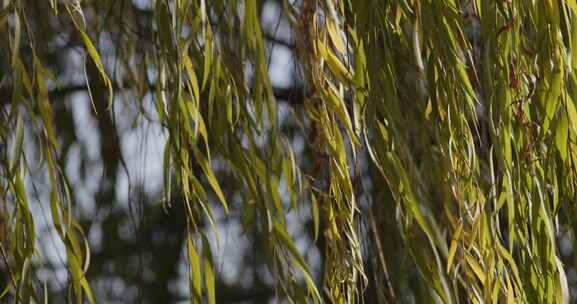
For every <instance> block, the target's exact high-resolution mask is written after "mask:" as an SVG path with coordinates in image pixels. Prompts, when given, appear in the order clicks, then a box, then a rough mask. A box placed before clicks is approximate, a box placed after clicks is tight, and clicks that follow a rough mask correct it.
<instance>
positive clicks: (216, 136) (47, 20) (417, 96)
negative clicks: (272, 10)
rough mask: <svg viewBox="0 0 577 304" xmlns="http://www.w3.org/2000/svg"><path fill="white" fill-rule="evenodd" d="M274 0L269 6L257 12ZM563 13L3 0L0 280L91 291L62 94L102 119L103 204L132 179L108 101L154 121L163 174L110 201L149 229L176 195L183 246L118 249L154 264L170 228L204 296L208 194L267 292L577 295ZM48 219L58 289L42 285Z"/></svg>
mask: <svg viewBox="0 0 577 304" xmlns="http://www.w3.org/2000/svg"><path fill="white" fill-rule="evenodd" d="M271 3H272V4H274V5H276V7H277V8H278V11H279V12H281V13H280V14H279V15H278V16H277V17H276V19H277V21H275V24H273V26H270V25H266V26H265V23H267V22H265V19H266V20H268V19H267V18H266V17H267V16H265V14H264V9H263V7H264V6H265V5H268V4H271ZM269 19H270V18H269ZM269 23H270V22H269ZM575 27H577V2H576V1H575V0H543V1H535V0H532V1H529V0H527V1H519V0H513V1H493V0H484V1H482V0H476V1H475V0H471V1H457V0H442V1H441V0H388V1H377V0H363V1H338V0H302V1H288V0H285V1H281V0H277V1H262V0H259V1H257V0H208V1H207V0H156V1H152V0H151V1H128V0H120V1H115V0H106V1H90V0H87V1H80V0H64V1H59V0H51V1H35V0H4V1H2V4H1V6H0V39H1V45H2V47H0V70H1V71H2V74H1V75H0V202H1V210H2V212H1V213H0V216H1V218H0V231H1V233H0V249H1V250H0V252H1V260H2V263H0V265H1V266H0V270H1V273H2V274H3V275H2V276H1V278H0V282H1V284H3V286H0V287H2V290H1V292H2V293H1V297H2V300H1V301H2V302H4V301H13V302H14V303H29V302H36V303H38V302H42V301H45V300H47V301H52V300H53V299H55V298H56V299H62V297H65V298H66V299H67V300H68V301H70V302H75V303H84V302H86V301H88V302H90V303H95V302H98V301H99V299H100V298H101V297H103V295H102V294H101V293H102V292H93V288H92V286H93V280H94V279H93V277H92V276H93V275H94V273H93V272H91V269H92V268H91V267H92V265H91V262H92V261H94V259H93V258H91V253H92V254H94V252H95V251H97V250H96V249H93V247H95V246H96V245H95V244H93V243H92V242H91V238H90V237H88V236H87V230H88V229H90V224H89V223H90V222H88V219H90V216H86V215H82V214H80V211H78V210H79V209H82V204H81V203H79V201H80V199H79V194H78V193H77V192H79V190H78V189H76V188H77V187H79V186H78V185H77V184H76V183H75V181H74V180H71V179H72V178H73V177H71V176H70V174H69V173H68V170H67V166H69V165H70V162H73V163H74V162H79V161H78V160H74V158H72V159H71V158H70V156H69V154H70V153H72V152H71V147H72V146H73V144H74V143H75V142H79V141H81V140H82V138H79V135H78V133H76V132H78V131H77V130H75V129H77V128H78V127H75V125H74V123H73V120H74V119H73V117H72V116H74V115H76V114H74V113H73V112H71V111H70V109H69V107H70V104H71V103H86V104H89V105H90V109H91V110H90V112H91V114H90V115H92V116H93V118H94V120H95V121H96V124H95V125H92V126H81V128H82V127H85V128H90V127H92V128H96V129H97V130H98V132H99V133H98V134H99V143H100V145H99V146H98V147H99V149H100V151H99V153H100V158H99V160H98V161H99V164H100V165H99V166H100V167H99V168H100V169H101V171H102V172H103V173H102V174H101V177H102V180H101V182H100V184H99V185H100V186H99V187H101V191H100V192H99V193H100V194H99V195H97V196H96V197H95V198H94V201H95V205H96V206H97V207H98V206H101V205H103V204H110V201H113V200H114V198H115V195H117V194H115V189H114V188H115V185H116V184H117V175H118V171H119V170H125V171H126V174H127V175H128V176H129V177H130V175H129V172H130V169H129V168H127V165H126V156H123V155H122V150H121V148H120V147H121V145H122V144H123V140H122V139H121V137H120V136H119V134H118V132H117V127H116V124H117V121H118V120H130V125H131V128H132V129H141V130H144V129H146V128H148V127H149V126H150V125H155V126H157V127H158V128H160V129H161V130H162V132H164V133H163V134H165V135H166V140H165V141H164V140H159V141H156V142H154V143H153V145H157V146H158V145H160V146H161V148H162V149H163V150H164V153H163V155H161V156H159V157H157V158H155V159H153V160H151V161H150V162H148V163H145V164H142V166H143V167H146V166H149V165H151V164H153V163H161V164H162V168H163V174H162V176H158V177H154V178H158V179H162V180H163V187H162V188H163V191H162V194H161V195H160V196H158V197H157V199H156V200H153V202H149V203H147V204H146V205H145V204H144V203H142V201H141V200H138V199H135V198H134V197H132V195H131V194H129V196H130V198H129V200H128V208H127V211H126V212H124V213H122V214H124V216H125V217H126V218H127V219H128V221H129V222H130V225H131V226H132V227H134V230H135V231H136V232H135V235H137V236H139V235H140V236H142V235H147V234H146V233H148V232H147V229H146V228H144V227H145V225H146V221H147V219H146V217H145V216H143V214H144V211H142V210H144V209H146V208H161V209H163V210H166V211H165V212H166V213H170V212H171V210H175V209H176V210H178V212H177V213H176V218H177V219H179V220H180V221H181V223H182V227H183V229H182V231H180V232H182V233H178V234H177V237H178V238H179V239H181V240H182V242H180V243H178V244H180V245H181V247H177V248H176V250H175V252H174V253H171V254H172V255H171V256H172V257H173V258H174V260H172V259H158V260H154V258H152V260H153V261H152V262H150V263H149V264H146V265H149V266H146V265H144V266H143V264H142V263H144V262H142V261H141V260H142V257H141V256H134V257H132V256H131V257H130V259H133V260H134V259H138V260H139V262H138V264H139V265H140V267H139V270H135V271H136V272H138V273H140V274H141V275H139V276H136V278H138V279H141V280H144V279H145V278H146V272H147V271H149V269H147V267H153V266H150V265H154V264H155V263H156V264H159V265H163V266H162V267H168V266H166V265H170V264H171V263H172V264H176V263H177V262H178V257H179V252H180V251H179V248H183V250H184V252H185V253H186V254H185V259H184V260H185V261H186V265H187V268H188V282H189V284H188V285H189V287H188V288H189V298H190V300H191V301H192V302H193V303H201V302H208V303H215V301H225V300H224V298H225V294H224V292H223V291H222V290H221V289H219V287H220V286H221V285H222V284H219V283H218V282H220V279H219V278H220V276H221V271H219V270H218V269H217V268H218V265H216V263H215V262H214V261H215V257H217V256H218V255H220V254H222V252H221V251H222V249H220V248H219V246H215V245H214V244H215V242H214V240H219V239H220V238H221V237H222V235H221V233H219V232H221V222H220V221H217V219H216V218H217V216H216V214H217V213H218V214H220V213H223V214H224V216H223V218H225V219H233V218H234V219H238V220H239V221H240V222H241V223H242V233H243V234H245V235H250V236H251V237H253V238H255V239H258V240H259V241H258V242H257V243H255V244H257V248H256V250H257V251H258V254H256V253H255V256H254V261H255V262H254V263H261V264H262V265H265V266H266V271H267V273H268V274H269V276H270V279H269V281H268V283H266V284H265V285H267V284H268V285H267V286H271V287H272V288H273V293H272V295H271V297H272V298H275V299H277V300H282V301H289V302H296V303H305V302H312V303H319V302H327V303H359V302H389V303H397V302H399V303H401V302H403V303H404V302H409V303H410V302H416V303H433V302H434V303H437V302H439V303H505V302H506V303H517V302H530V303H562V302H565V303H567V302H569V301H571V299H573V300H574V299H575V298H576V295H575V292H574V289H575V288H577V278H576V277H575V263H576V260H575V255H574V254H575V242H574V238H575V233H576V232H577V231H575V228H577V226H576V224H575V223H576V221H575V216H576V215H577V214H576V211H577V209H576V205H575V204H576V203H577V196H576V192H575V191H576V186H577V179H576V178H577V167H576V165H577V110H576V107H577V104H576V102H577V73H576V72H575V71H573V68H577V51H574V50H576V49H577V29H575ZM279 28H281V29H282V30H284V31H285V32H288V33H289V34H288V35H284V37H285V38H283V39H281V38H279V37H280V36H279V35H278V30H279ZM286 37H289V39H286ZM275 47H277V48H278V47H284V48H287V49H289V50H290V51H291V52H292V56H293V62H294V64H295V66H296V69H295V71H296V73H295V74H296V75H297V76H298V77H296V76H295V77H296V81H293V83H292V86H291V87H289V88H286V87H285V88H282V87H278V86H275V85H273V81H272V80H271V72H272V71H271V69H270V64H271V55H272V54H273V52H274V49H275ZM73 94H76V95H74V96H76V97H70V96H71V95H73ZM118 107H122V108H123V110H122V111H119V110H118ZM115 109H116V110H115ZM123 115H124V116H123ZM71 134H72V135H71ZM296 138H301V139H302V141H303V142H304V143H298V142H297V140H296ZM142 147H149V145H147V146H142ZM142 147H141V149H144V148H142ZM82 164H84V162H82ZM82 166H83V165H82ZM128 180H129V183H130V185H129V187H130V186H131V185H132V186H134V187H137V186H138V185H134V182H131V179H130V178H129V179H128ZM38 183H43V185H44V189H45V192H46V193H47V195H44V196H43V195H38V192H39V190H37V188H38V187H37V184H38ZM130 193H132V192H130ZM36 201H38V202H36ZM33 204H38V205H39V206H40V207H42V208H45V209H42V210H46V213H44V212H37V211H34V210H37V208H35V207H33V206H32V205H33ZM109 207H110V206H109ZM110 209H111V210H112V207H110ZM294 214H301V215H303V214H304V215H303V216H299V217H294V216H293V217H292V219H289V217H290V216H291V215H294ZM43 217H45V218H44V220H45V221H46V222H47V223H48V225H49V226H50V227H51V228H52V229H53V230H54V231H55V232H56V235H57V236H58V238H59V239H57V240H55V242H57V243H58V244H60V245H59V246H60V248H61V250H60V252H61V253H62V254H63V256H62V258H63V260H64V262H65V265H66V275H65V277H66V279H65V282H64V283H65V284H64V286H61V288H56V287H54V286H52V285H50V288H48V287H47V284H46V280H47V279H46V278H47V277H46V275H45V273H46V271H47V270H48V272H49V271H50V269H51V268H49V267H45V266H46V264H47V262H46V258H47V257H46V255H45V254H43V253H42V252H41V251H40V250H39V249H38V243H39V242H40V241H42V240H41V237H40V236H39V235H38V231H37V230H38V228H37V223H38V222H39V221H40V220H41V219H42V218H43ZM289 221H292V224H293V225H294V224H296V225H300V226H302V227H305V229H304V230H305V231H306V233H307V235H308V236H309V237H308V238H307V240H309V241H308V245H307V246H314V247H315V248H318V251H319V252H320V256H321V258H320V260H317V262H316V263H320V266H319V265H312V264H311V263H312V262H311V259H308V258H306V257H305V254H304V252H303V249H302V248H303V246H300V245H299V246H297V242H296V241H295V235H294V234H293V233H290V232H289V229H288V228H287V227H289V224H290V223H289ZM295 221H296V223H295ZM160 223H164V224H163V225H166V227H172V226H171V225H173V224H174V223H171V222H170V221H164V222H162V221H161V222H160ZM161 227H162V225H161ZM166 231H167V233H176V232H171V231H173V230H170V229H168V230H166ZM175 231H176V230H175ZM105 232H106V230H105ZM107 237H109V236H107ZM136 240H137V241H138V240H143V239H139V238H138V237H137V238H136ZM144 240H146V239H145V238H144ZM116 242H118V243H119V244H118V246H120V248H124V247H122V240H121V239H118V238H116ZM216 243H218V242H216ZM116 254H117V256H115V257H113V258H116V259H122V258H123V257H122V249H120V250H119V252H116ZM313 269H314V270H313ZM142 273H144V274H142ZM48 278H50V277H48ZM153 279H154V280H165V279H166V280H168V279H169V278H165V277H158V276H157V277H154V278H153ZM48 280H49V279H48ZM164 283H166V282H164ZM136 286H140V287H142V285H139V284H136ZM164 286H165V287H166V285H164ZM141 289H142V288H141ZM141 289H139V291H138V294H139V295H141V296H139V297H138V298H137V299H138V300H139V302H148V301H150V302H152V301H154V300H153V299H150V298H147V297H146V296H142V292H144V291H143V290H141ZM572 291H573V293H572ZM59 294H60V296H59ZM221 295H222V297H221ZM59 297H60V298H59ZM266 299H269V300H270V299H271V298H270V297H269V298H266ZM161 300H162V299H161ZM165 300H166V301H168V299H165ZM248 300H251V298H250V297H249V298H248ZM252 300H255V301H259V300H256V298H252Z"/></svg>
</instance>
